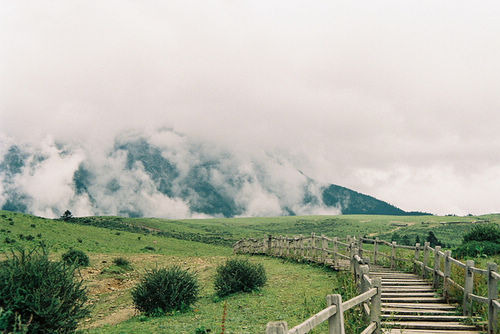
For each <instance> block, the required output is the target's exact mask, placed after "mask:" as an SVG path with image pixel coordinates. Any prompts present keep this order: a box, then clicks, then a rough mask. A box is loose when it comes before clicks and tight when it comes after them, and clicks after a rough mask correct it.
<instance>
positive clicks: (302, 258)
mask: <svg viewBox="0 0 500 334" xmlns="http://www.w3.org/2000/svg"><path fill="white" fill-rule="evenodd" d="M299 246H300V262H304V257H305V256H306V248H305V247H304V236H303V235H302V234H301V235H300V241H299Z"/></svg>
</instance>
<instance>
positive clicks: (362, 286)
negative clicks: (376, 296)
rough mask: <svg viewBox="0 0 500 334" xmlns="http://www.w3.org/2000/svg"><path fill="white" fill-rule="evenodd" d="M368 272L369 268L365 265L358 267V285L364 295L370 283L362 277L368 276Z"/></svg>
mask: <svg viewBox="0 0 500 334" xmlns="http://www.w3.org/2000/svg"><path fill="white" fill-rule="evenodd" d="M369 272H370V268H369V267H368V266H367V265H366V264H363V265H361V266H359V283H360V290H361V293H364V292H366V291H368V290H369V289H370V283H369V282H368V281H365V280H364V278H363V276H364V275H365V274H366V275H368V273H369Z"/></svg>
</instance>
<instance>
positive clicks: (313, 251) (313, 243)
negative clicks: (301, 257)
mask: <svg viewBox="0 0 500 334" xmlns="http://www.w3.org/2000/svg"><path fill="white" fill-rule="evenodd" d="M315 248H316V234H315V233H314V232H312V233H311V254H310V255H309V256H310V257H311V261H312V262H314V260H315V259H316V249H315Z"/></svg>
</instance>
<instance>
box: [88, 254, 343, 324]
mask: <svg viewBox="0 0 500 334" xmlns="http://www.w3.org/2000/svg"><path fill="white" fill-rule="evenodd" d="M190 260H194V259H190ZM198 261H200V260H199V259H198ZM224 261H225V258H224V257H214V258H209V259H205V261H203V262H202V263H198V265H199V266H200V268H202V269H201V270H200V271H199V277H200V281H201V284H202V291H201V299H200V300H199V301H198V302H197V303H196V304H195V306H194V308H193V309H192V310H191V311H188V312H185V313H174V314H172V315H170V316H167V317H160V318H144V317H141V316H137V317H134V318H132V319H130V320H128V321H125V322H122V323H120V324H118V325H115V326H112V325H108V326H103V327H100V328H96V329H89V330H87V331H86V332H88V333H130V332H134V333H152V332H165V333H194V332H195V330H196V329H197V328H200V327H202V326H203V327H204V328H206V329H210V330H211V332H213V333H216V332H219V331H220V326H221V319H222V313H223V306H224V303H225V302H227V317H226V322H225V327H226V331H227V333H256V332H264V331H265V326H266V324H267V322H269V321H272V320H275V321H278V320H286V321H287V322H288V323H289V325H290V326H295V325H297V324H298V323H300V322H302V321H303V320H305V319H307V318H308V317H310V316H311V315H312V314H314V313H316V312H318V311H320V310H321V309H323V308H324V307H325V306H326V299H325V297H326V295H327V294H331V293H340V292H341V291H340V289H335V288H334V287H338V286H339V284H340V283H339V279H340V278H339V274H338V273H335V272H333V271H331V270H329V269H326V268H323V267H318V266H315V265H303V264H297V263H293V262H288V261H283V260H280V259H275V258H267V257H260V256H256V257H252V258H251V261H252V262H258V263H262V264H263V265H264V267H265V269H266V272H267V273H268V277H269V280H268V283H267V284H266V286H265V287H263V288H262V289H260V290H258V291H256V292H253V293H238V294H234V295H231V296H229V297H226V298H218V297H216V295H215V291H214V288H213V276H214V274H215V268H216V266H217V265H218V264H221V263H223V262H224ZM172 262H173V261H172V259H170V258H168V257H165V258H162V262H160V263H159V264H160V265H163V264H167V263H168V264H170V263H172ZM122 302H125V303H127V302H130V301H127V300H124V301H122Z"/></svg>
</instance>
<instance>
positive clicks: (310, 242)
mask: <svg viewBox="0 0 500 334" xmlns="http://www.w3.org/2000/svg"><path fill="white" fill-rule="evenodd" d="M346 240H347V243H345V242H341V241H340V240H339V238H330V237H326V236H324V235H321V236H319V235H315V234H314V233H312V234H311V236H307V237H304V236H302V235H301V236H296V237H286V236H271V235H270V236H268V238H266V239H253V238H247V239H242V240H238V241H237V242H235V243H234V246H233V247H234V251H235V252H236V253H239V252H241V253H249V254H267V255H272V256H279V257H294V258H296V259H298V260H306V261H314V262H320V263H324V264H330V265H333V267H336V268H340V260H341V259H344V260H345V259H347V260H350V262H351V269H352V270H353V272H354V274H355V278H356V281H357V282H358V283H359V284H360V286H364V287H363V288H364V291H362V293H361V295H363V294H366V292H367V291H369V289H367V288H366V286H371V285H372V284H374V283H375V282H373V281H372V280H371V279H370V278H369V276H368V275H365V274H364V273H362V272H361V271H360V270H361V267H362V266H364V265H366V263H368V261H369V260H368V259H365V258H363V253H364V252H366V253H367V254H368V255H369V256H370V258H373V263H374V264H377V263H378V262H380V259H381V258H385V259H386V260H384V261H385V263H387V261H388V260H389V261H390V264H391V267H393V268H394V267H396V266H398V265H399V264H401V263H402V262H407V263H408V262H409V263H413V271H414V272H415V273H419V274H420V275H421V276H423V277H424V278H431V279H432V282H433V285H434V287H435V288H440V287H441V285H442V289H441V290H442V291H443V294H444V297H445V298H446V299H449V297H450V291H451V290H450V288H451V287H452V286H453V287H456V288H458V289H459V290H461V291H463V307H462V308H463V312H464V315H471V313H472V304H471V303H472V302H476V303H484V304H487V305H488V333H495V332H496V331H497V329H498V324H497V322H498V321H497V318H498V312H499V310H500V301H499V299H498V282H499V281H500V273H499V272H498V266H497V265H496V264H494V263H488V268H487V269H483V268H478V267H475V265H474V261H471V260H468V261H467V262H466V263H463V262H461V261H459V260H457V259H455V258H453V257H452V256H451V253H450V251H443V250H441V247H439V246H436V247H435V248H433V247H431V246H430V244H429V243H428V242H426V243H425V244H424V245H423V246H422V245H420V244H419V243H417V244H416V245H415V246H408V245H398V244H397V243H396V242H388V241H385V240H379V239H378V238H375V239H370V238H363V237H359V238H351V237H350V236H348V237H347V238H346ZM363 243H366V244H371V245H373V249H370V250H366V249H363ZM379 245H386V246H389V247H390V253H389V254H387V253H384V252H381V251H380V250H379V247H378V246H379ZM340 247H342V248H345V249H343V250H342V252H346V253H347V254H344V253H342V252H341V251H340V250H339V248H340ZM397 249H406V250H413V251H414V253H415V256H414V258H413V259H410V258H402V257H401V256H397ZM453 266H457V267H459V268H462V270H463V271H464V286H461V285H460V284H458V283H457V282H456V281H455V280H454V279H452V277H451V276H452V272H454V271H453V270H452V267H453ZM474 274H478V275H482V276H484V277H485V278H486V280H487V282H488V283H487V284H488V296H479V295H476V294H474V293H473V292H474V291H473V290H474V284H473V280H474ZM454 276H456V274H454ZM361 295H358V296H356V297H354V298H353V299H356V298H358V299H359V296H361ZM350 301H352V300H350ZM350 301H347V302H345V303H349V302H350ZM363 302H365V301H363ZM346 306H349V304H346ZM342 312H343V311H342ZM313 317H314V316H313ZM332 317H334V315H330V317H327V318H328V319H332ZM310 319H312V318H310ZM310 319H308V320H310ZM311 321H312V320H311ZM329 321H330V320H329ZM369 327H370V326H369ZM294 328H295V327H294ZM304 328H305V327H304ZM367 329H368V328H367ZM377 330H378V329H377ZM273 333H274V332H273ZM276 333H277V332H276ZM286 333H288V332H286ZM293 333H294V334H295V333H299V332H293ZM300 333H302V332H300ZM303 333H307V332H303Z"/></svg>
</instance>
